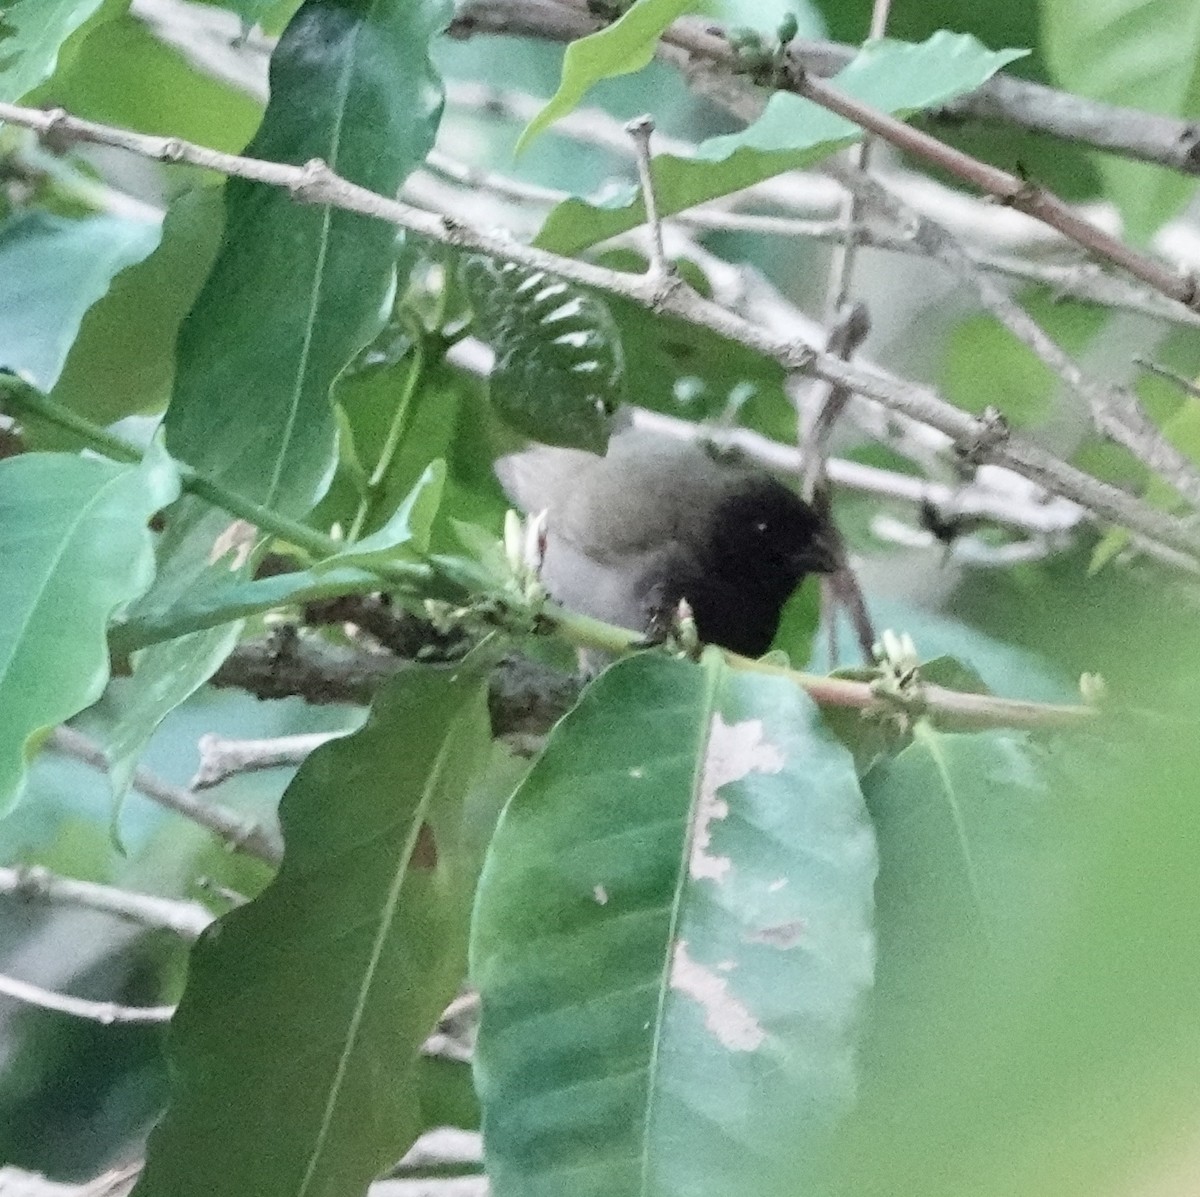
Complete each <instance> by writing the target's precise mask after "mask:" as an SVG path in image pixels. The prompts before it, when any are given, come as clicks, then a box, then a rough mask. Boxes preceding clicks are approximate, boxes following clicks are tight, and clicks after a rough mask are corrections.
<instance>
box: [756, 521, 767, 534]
mask: <svg viewBox="0 0 1200 1197" xmlns="http://www.w3.org/2000/svg"><path fill="white" fill-rule="evenodd" d="M753 527H754V531H755V532H759V533H762V532H765V531H766V530H767V521H766V520H755V522H754V525H753Z"/></svg>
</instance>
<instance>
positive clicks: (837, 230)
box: [406, 126, 1200, 328]
mask: <svg viewBox="0 0 1200 1197" xmlns="http://www.w3.org/2000/svg"><path fill="white" fill-rule="evenodd" d="M557 127H558V126H556V128H557ZM427 165H428V166H429V167H430V169H431V170H432V171H433V172H435V173H436V174H437V175H440V176H442V177H443V178H445V179H447V180H449V181H450V182H452V183H456V184H458V186H459V187H470V188H472V189H476V190H483V191H487V192H490V193H491V194H494V195H496V196H500V197H502V198H503V199H506V200H510V201H512V202H513V203H519V204H537V205H543V206H547V207H549V206H552V205H555V204H559V203H562V202H564V201H565V200H567V199H570V198H571V196H570V193H569V192H566V191H561V190H558V189H556V188H553V187H545V186H543V185H541V184H539V183H529V182H526V181H525V180H523V179H514V178H511V177H509V176H507V175H503V174H500V173H498V172H496V171H489V170H482V169H478V168H476V167H472V166H467V165H465V164H463V163H460V162H457V161H456V160H455V159H453V158H451V157H450V156H449V155H447V154H444V153H441V152H440V151H438V150H434V151H433V152H432V153H431V154H430V155H429V160H428V163H427ZM787 177H788V178H791V176H787ZM423 178H427V176H422V175H420V174H417V175H413V176H411V177H410V180H409V184H408V185H407V186H406V193H411V196H412V197H413V198H415V199H416V198H419V201H420V203H421V206H423V207H431V206H432V207H438V208H439V210H441V209H444V208H448V207H449V205H450V202H451V201H450V200H449V199H448V198H447V197H446V196H445V195H442V196H439V195H438V193H437V192H436V191H435V190H434V189H433V188H431V187H428V186H423V185H421V180H422V179H423ZM791 190H794V188H772V189H771V190H770V193H769V194H765V195H764V199H768V200H769V201H770V202H772V203H784V204H786V203H787V202H788V198H789V192H790V191H791ZM893 190H894V189H893ZM758 191H759V188H757V187H754V188H748V189H747V190H746V191H744V192H741V193H739V194H738V195H736V196H731V197H727V199H728V200H729V201H731V202H745V200H746V199H748V198H750V197H752V196H754V195H756V194H757V193H758ZM454 194H455V195H456V196H457V195H460V194H461V193H460V192H455V193H454ZM964 198H965V197H964ZM439 200H440V202H438V201H439ZM907 202H908V203H909V204H910V205H911V206H914V207H915V206H916V205H915V204H913V202H912V200H908V201H907ZM919 210H921V209H919ZM1003 213H1004V210H1003V209H1000V208H996V207H994V206H993V207H992V208H991V209H990V213H989V214H1001V215H1002V214H1003ZM935 219H939V220H941V219H942V218H941V217H939V216H935ZM671 221H672V222H673V223H674V224H677V225H682V226H684V227H685V228H692V229H705V230H711V231H714V232H736V233H760V234H763V235H765V236H771V237H787V238H793V237H796V238H802V239H806V240H812V241H831V242H834V243H840V242H841V241H842V240H843V238H844V237H845V236H846V234H847V232H848V230H847V226H846V225H845V224H844V222H843V221H842V220H840V219H828V220H823V219H814V218H811V217H797V216H781V215H775V214H771V213H760V212H743V211H734V210H732V209H730V208H729V207H728V206H726V203H725V201H721V202H720V203H719V204H718V203H715V202H714V203H712V204H704V205H701V206H700V207H697V208H690V209H688V211H686V212H679V213H676V214H675V215H674V216H672V217H671ZM852 232H853V236H854V239H855V242H856V243H857V244H858V245H859V246H861V247H863V248H870V249H878V250H884V251H886V252H888V253H898V254H905V255H908V256H913V257H922V258H925V257H927V254H926V250H925V247H924V246H923V245H921V244H919V243H918V242H917V241H916V240H915V239H914V238H913V236H912V234H911V231H908V230H904V231H895V230H890V229H882V228H877V227H876V226H875V225H874V224H872V223H870V222H869V221H867V222H860V223H858V224H856V225H855V226H854V228H853V230H852ZM1064 244H1066V243H1065V242H1064ZM963 252H964V253H966V254H967V255H968V257H969V258H970V259H971V261H972V262H973V263H974V264H975V265H976V266H978V267H979V268H980V269H982V270H987V271H989V272H991V273H993V274H1000V275H1004V276H1005V277H1007V278H1012V279H1017V280H1019V281H1021V282H1025V283H1035V284H1037V285H1039V286H1044V287H1047V288H1049V289H1050V290H1051V291H1052V292H1053V293H1054V297H1055V298H1056V299H1063V298H1069V299H1077V300H1079V301H1080V302H1082V303H1091V304H1097V305H1099V306H1102V307H1107V308H1120V309H1123V310H1125V311H1130V312H1138V313H1140V314H1142V315H1147V316H1154V317H1155V318H1157V319H1159V320H1169V321H1171V322H1172V323H1174V324H1182V325H1185V326H1187V327H1189V328H1200V313H1197V312H1193V311H1192V310H1191V309H1189V308H1185V307H1182V306H1180V305H1179V304H1178V303H1175V302H1174V301H1173V300H1169V299H1167V298H1166V297H1165V296H1163V295H1160V294H1159V293H1158V292H1157V291H1153V290H1151V289H1150V288H1148V287H1146V286H1143V285H1142V284H1141V283H1138V282H1136V281H1134V280H1131V279H1127V278H1125V277H1123V276H1120V275H1116V274H1112V273H1110V272H1109V271H1107V270H1105V269H1104V268H1103V267H1102V266H1100V265H1099V264H1098V263H1095V262H1088V261H1083V260H1080V261H1078V262H1075V263H1059V262H1037V261H1031V260H1029V259H1026V258H1020V257H1015V256H1012V255H1011V254H1009V255H997V254H994V253H989V252H985V251H983V250H981V249H978V248H976V247H971V246H968V245H964V246H963ZM935 260H936V259H935Z"/></svg>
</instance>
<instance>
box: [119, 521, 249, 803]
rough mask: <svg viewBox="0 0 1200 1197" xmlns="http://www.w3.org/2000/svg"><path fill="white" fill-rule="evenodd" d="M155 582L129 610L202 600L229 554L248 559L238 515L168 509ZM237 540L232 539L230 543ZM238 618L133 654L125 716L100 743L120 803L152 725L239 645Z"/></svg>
mask: <svg viewBox="0 0 1200 1197" xmlns="http://www.w3.org/2000/svg"><path fill="white" fill-rule="evenodd" d="M165 518H166V525H167V527H166V531H165V532H164V534H163V536H162V539H161V542H160V545H159V553H158V574H157V576H156V577H155V580H154V585H153V586H152V587H151V589H150V590H149V591H148V592H147V594H146V595H144V596H143V597H142V599H141V600H139V601H138V602H137V603H135V604H133V606H132V607H131V608H130V611H129V613H128V617H129V619H130V620H132V621H135V622H136V621H138V620H139V619H140V618H141V614H142V612H143V611H146V610H149V611H152V612H153V611H158V610H161V609H162V608H164V607H169V606H171V605H172V604H174V603H178V602H182V601H184V600H185V599H186V600H187V601H188V602H192V603H202V602H204V601H205V598H206V596H207V595H208V594H209V593H211V592H212V591H213V590H216V589H218V588H220V587H222V586H224V585H225V584H226V583H227V581H228V579H229V575H230V569H229V562H228V560H227V557H228V554H229V552H230V550H231V548H232V551H233V552H234V560H235V561H237V560H238V559H239V558H242V559H244V557H245V550H246V545H245V543H244V536H243V537H242V539H241V540H240V541H239V540H238V539H237V536H238V533H239V532H242V531H243V530H242V528H241V527H240V525H239V523H238V522H237V521H231V520H230V517H229V516H214V515H212V514H210V513H209V512H208V510H207V509H206V508H204V507H203V506H202V505H201V504H199V503H198V502H194V501H191V500H189V499H187V498H185V499H183V500H181V501H180V502H178V503H176V504H175V505H174V506H173V507H171V508H170V509H169V510H168V511H167V513H166V517H165ZM230 542H232V544H231V543H230ZM240 632H241V624H240V623H237V622H235V623H227V622H224V621H222V622H221V623H220V624H219V626H215V627H210V628H207V629H205V630H203V631H199V632H196V633H194V634H193V635H188V636H181V637H179V638H178V639H174V640H171V641H170V642H169V643H166V644H151V646H150V647H149V648H146V649H144V650H142V651H141V652H139V653H137V654H136V655H135V657H134V659H133V678H132V679H131V684H130V685H129V686H128V687H127V698H126V701H125V702H124V703H123V704H122V708H121V714H120V717H119V718H118V719H117V720H115V721H114V722H113V724H112V725H111V726H109V727H108V728H106V729H105V731H104V735H103V737H102V739H103V747H104V753H105V756H106V757H107V758H108V763H109V780H110V782H111V784H112V790H113V795H114V797H115V798H116V799H117V802H118V806H119V803H120V800H121V799H122V798H123V797H124V795H125V792H126V791H127V790H128V788H129V783H130V781H131V779H132V777H133V771H134V769H135V768H136V767H137V763H138V759H139V757H140V756H141V753H142V749H143V748H145V746H146V744H147V742H148V741H149V739H150V737H151V736H152V735H153V734H154V731H155V729H156V728H157V727H158V725H159V724H160V723H161V722H162V720H163V719H164V718H166V716H167V715H169V714H170V713H171V712H172V711H173V710H174V709H175V708H176V707H177V706H178V705H179V704H180V703H181V702H183V701H185V700H186V699H188V698H190V697H191V696H192V695H193V694H194V693H195V692H196V691H197V690H198V689H199V688H200V687H201V686H202V685H203V684H204V683H205V682H206V681H207V680H208V679H209V678H210V677H211V676H212V675H213V673H214V672H215V670H216V669H217V668H218V667H219V666H220V664H221V662H222V661H224V660H225V658H226V657H227V656H228V655H229V653H230V651H231V650H232V649H233V646H234V645H235V644H236V643H237V639H238V635H239V634H240Z"/></svg>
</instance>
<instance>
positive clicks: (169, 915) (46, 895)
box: [0, 866, 213, 939]
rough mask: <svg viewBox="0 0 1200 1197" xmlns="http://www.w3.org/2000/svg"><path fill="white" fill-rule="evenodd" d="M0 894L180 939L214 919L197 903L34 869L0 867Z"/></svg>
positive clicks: (192, 936)
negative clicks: (121, 921)
mask: <svg viewBox="0 0 1200 1197" xmlns="http://www.w3.org/2000/svg"><path fill="white" fill-rule="evenodd" d="M0 894H10V895H12V896H13V897H15V898H20V899H23V900H25V901H31V902H32V901H36V902H45V903H49V904H52V905H58V906H75V907H82V908H84V909H86V910H99V911H102V912H104V913H105V914H112V915H116V916H117V917H118V918H122V919H125V920H126V921H127V922H131V923H137V924H138V925H139V926H142V927H150V928H152V929H154V930H163V931H170V932H172V933H173V934H175V935H178V936H179V937H180V938H182V939H195V938H196V936H198V935H199V934H200V932H201V931H203V930H204V928H205V927H207V926H208V925H209V923H211V922H212V920H213V916H212V914H211V913H210V912H209V911H208V909H207V908H206V907H204V906H203V905H201V904H200V903H199V902H187V901H183V900H180V899H177V898H160V897H157V896H155V895H154V894H141V893H135V892H133V891H132V890H125V889H117V888H116V887H114V886H111V885H99V884H97V883H96V882H93V881H77V880H76V879H75V878H73V877H60V876H58V875H57V874H55V873H51V872H50V871H49V870H48V869H43V868H40V867H36V866H35V867H30V868H18V869H8V868H0Z"/></svg>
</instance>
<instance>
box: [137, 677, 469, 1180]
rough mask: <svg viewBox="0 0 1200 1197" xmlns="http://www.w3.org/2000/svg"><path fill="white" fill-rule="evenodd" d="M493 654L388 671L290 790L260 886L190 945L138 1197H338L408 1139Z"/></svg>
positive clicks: (456, 898)
mask: <svg viewBox="0 0 1200 1197" xmlns="http://www.w3.org/2000/svg"><path fill="white" fill-rule="evenodd" d="M491 660H492V658H491V657H490V656H488V655H486V654H485V655H483V656H480V655H479V654H476V657H475V658H474V659H468V661H466V662H461V663H459V664H458V665H456V666H453V667H449V668H432V667H429V668H421V667H414V668H410V669H408V670H406V671H404V672H403V673H401V674H400V675H398V677H397V678H396V680H395V681H394V682H393V683H391V684H390V685H389V687H388V689H387V690H385V691H384V692H383V693H382V694H381V695H380V697H379V698H378V699H377V700H376V703H375V706H374V708H373V710H372V712H371V716H370V718H369V719H368V721H367V723H366V725H365V726H364V727H363V728H362V730H361V731H359V732H357V733H355V734H354V735H352V736H349V737H346V738H344V739H342V740H338V741H336V742H334V743H332V744H329V745H327V746H325V747H324V748H321V749H319V750H318V751H317V752H316V753H314V754H313V756H312V757H310V758H309V760H308V761H307V762H306V763H305V765H304V767H303V768H302V770H301V771H300V773H299V774H298V775H297V777H296V779H295V781H293V782H292V784H291V785H290V786H289V787H288V790H287V793H286V794H285V795H284V797H283V802H282V806H281V808H280V820H281V823H282V827H283V835H284V841H285V845H286V847H285V855H284V862H283V865H282V867H281V868H280V871H279V874H278V876H277V878H276V880H275V881H274V882H273V883H272V884H271V885H270V886H268V888H267V889H266V890H265V891H264V892H263V893H262V894H261V895H260V896H259V897H258V898H257V899H256V900H255V901H253V902H251V903H249V904H248V905H246V906H243V907H241V908H239V909H237V910H235V911H233V912H232V913H231V914H229V915H227V916H226V917H225V918H223V919H222V920H221V921H220V923H219V924H218V925H217V926H216V927H215V928H214V929H213V930H212V931H211V932H210V933H209V934H206V935H205V936H204V937H203V938H202V939H201V940H200V942H199V943H198V944H197V945H196V947H195V949H194V951H193V953H192V960H191V967H190V969H189V975H188V985H187V989H186V990H185V992H184V996H183V1000H182V1002H181V1003H180V1007H179V1012H178V1014H177V1015H176V1018H175V1021H174V1025H173V1034H172V1040H171V1045H170V1052H171V1059H172V1062H173V1065H174V1078H175V1080H174V1086H173V1099H172V1104H171V1106H170V1108H169V1110H168V1112H167V1114H166V1117H165V1119H164V1120H163V1122H162V1123H161V1125H160V1126H159V1127H158V1128H157V1130H155V1132H154V1133H153V1134H152V1136H151V1139H150V1147H149V1153H148V1163H147V1168H146V1172H145V1174H144V1176H143V1178H142V1181H141V1183H140V1184H139V1185H138V1188H137V1190H136V1192H137V1193H138V1194H139V1197H151V1195H159V1194H172V1195H173V1197H182V1195H183V1194H188V1193H194V1194H197V1195H198V1197H199V1195H201V1194H202V1195H203V1197H221V1195H223V1194H225V1195H228V1197H247V1195H248V1194H254V1195H255V1197H272V1195H273V1194H280V1195H282V1194H288V1195H290V1197H296V1195H299V1194H318V1193H329V1194H338V1195H339V1197H353V1195H354V1194H356V1193H361V1192H363V1191H365V1189H366V1186H367V1184H368V1183H369V1181H370V1180H371V1179H372V1178H373V1177H374V1176H376V1175H377V1174H378V1173H379V1172H380V1171H382V1170H383V1169H384V1168H385V1167H386V1166H387V1165H389V1164H391V1163H393V1162H394V1161H395V1160H396V1159H398V1158H399V1156H400V1155H401V1154H402V1153H403V1152H404V1150H405V1148H406V1147H407V1146H408V1144H409V1143H410V1142H411V1140H412V1139H413V1138H414V1137H415V1135H416V1134H417V1132H418V1131H419V1130H420V1127H421V1123H422V1112H421V1104H420V1100H419V1095H418V1093H417V1092H416V1090H415V1084H414V1081H415V1075H416V1072H415V1070H416V1066H417V1057H418V1052H419V1050H420V1046H421V1043H422V1041H423V1040H424V1038H425V1036H426V1035H427V1034H428V1033H429V1031H430V1029H431V1028H432V1025H433V1023H434V1022H435V1020H436V1018H437V1016H438V1014H439V1013H440V1012H441V1010H442V1008H443V1007H444V1005H445V1004H446V1002H447V1001H448V1000H449V999H450V997H452V996H453V994H454V991H455V988H456V986H457V984H458V983H459V981H460V980H461V976H462V969H463V966H464V945H465V934H464V927H465V921H466V917H467V912H468V910H469V906H470V898H471V893H472V889H473V881H474V875H473V871H472V869H471V867H470V863H469V861H470V859H471V858H472V857H473V856H474V854H475V853H476V852H477V850H478V838H479V834H478V829H477V828H476V827H473V826H472V825H471V820H470V817H469V810H468V807H469V804H468V803H467V797H468V793H469V790H470V788H471V785H472V782H473V779H474V777H475V775H476V772H477V770H478V768H479V766H480V765H481V763H482V762H483V761H484V760H486V759H487V754H488V748H489V730H488V715H487V686H486V679H487V669H488V666H489V665H490V663H491ZM215 1159H219V1160H220V1167H219V1168H216V1169H213V1168H211V1167H208V1166H206V1162H207V1164H211V1162H212V1161H213V1160H215Z"/></svg>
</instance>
